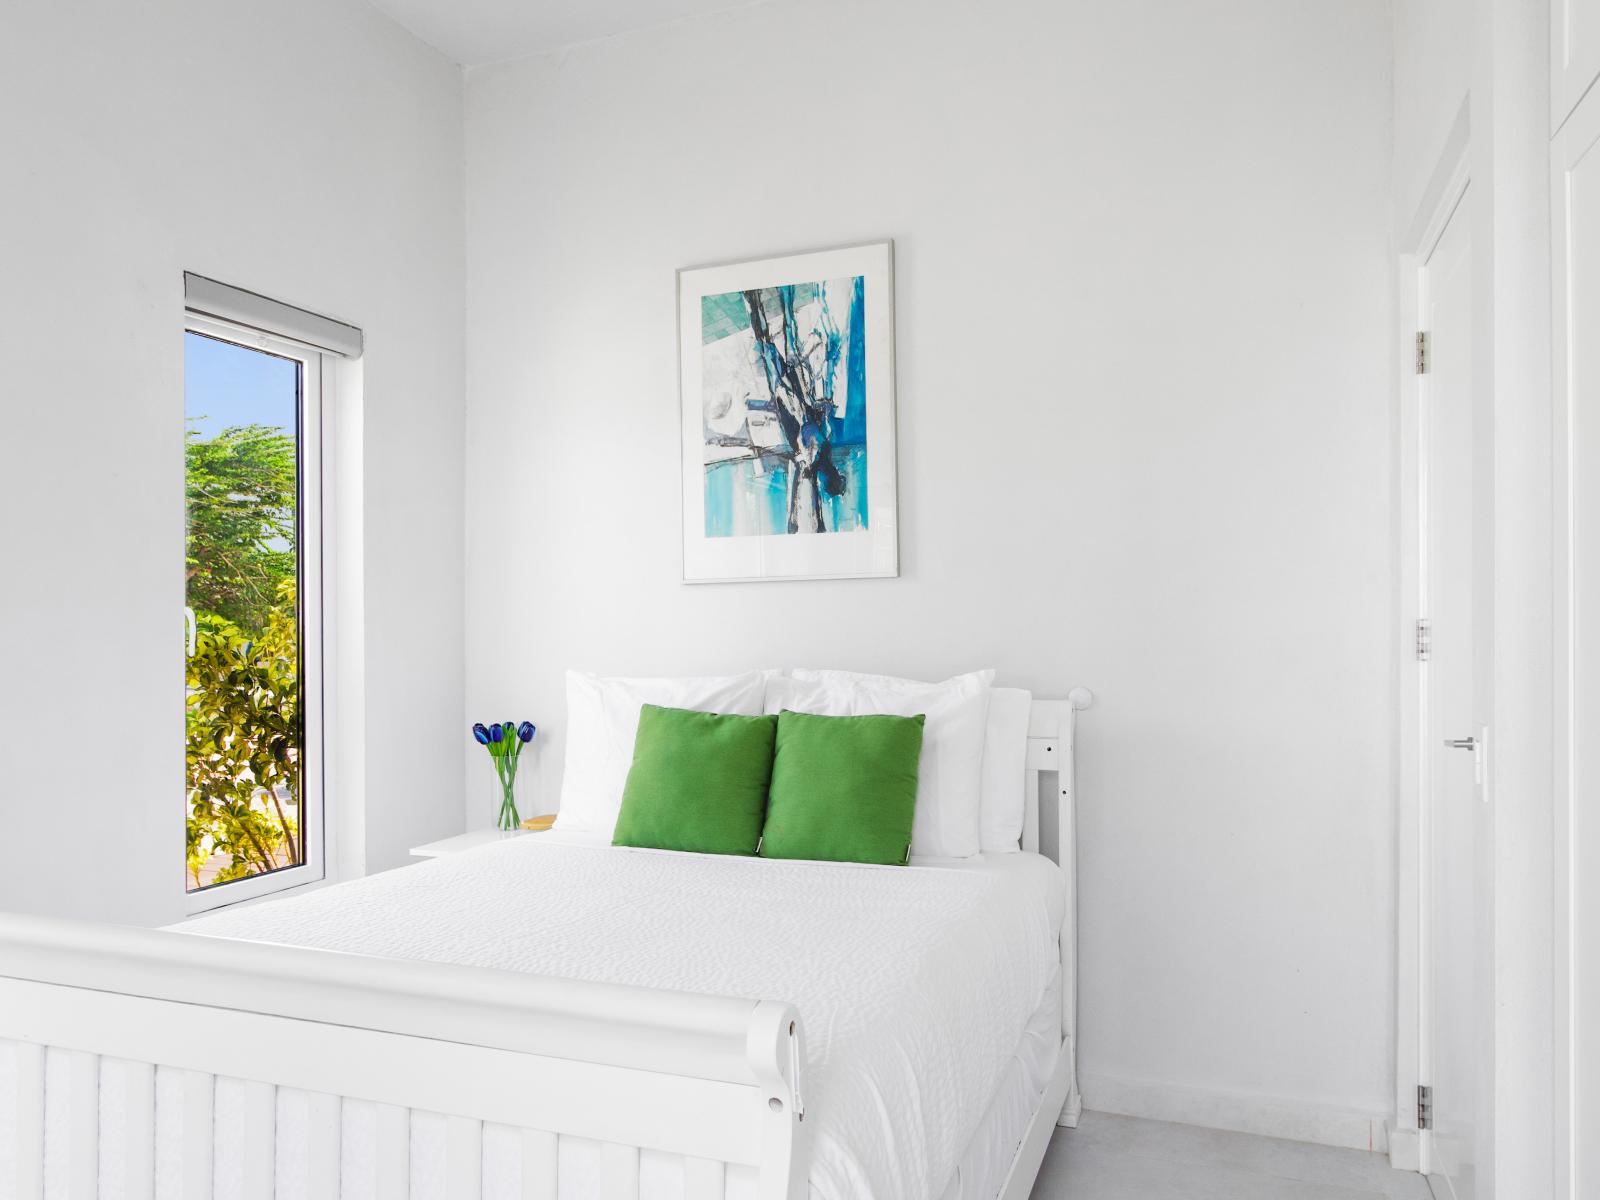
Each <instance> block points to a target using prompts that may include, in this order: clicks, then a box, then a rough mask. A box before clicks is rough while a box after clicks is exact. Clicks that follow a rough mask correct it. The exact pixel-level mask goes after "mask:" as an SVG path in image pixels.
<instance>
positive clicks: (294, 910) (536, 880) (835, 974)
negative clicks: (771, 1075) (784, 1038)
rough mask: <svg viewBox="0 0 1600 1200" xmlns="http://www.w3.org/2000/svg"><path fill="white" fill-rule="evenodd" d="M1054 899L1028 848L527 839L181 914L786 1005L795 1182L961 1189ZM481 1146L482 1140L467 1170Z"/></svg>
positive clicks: (1053, 930)
mask: <svg viewBox="0 0 1600 1200" xmlns="http://www.w3.org/2000/svg"><path fill="white" fill-rule="evenodd" d="M1064 903H1065V887H1064V880H1063V877H1062V874H1061V871H1060V869H1059V868H1057V867H1056V866H1055V864H1053V863H1051V862H1050V861H1049V860H1048V859H1045V858H1042V857H1040V856H1039V855H1035V854H997V855H983V856H979V857H978V858H974V859H969V860H965V861H963V862H961V863H959V864H945V865H913V866H911V867H877V866H866V865H858V864H842V863H809V862H781V861H772V860H765V859H753V858H742V857H733V856H719V855H694V854H679V853H674V852H670V851H655V850H638V849H630V848H621V847H610V846H597V845H592V844H583V843H581V842H578V841H573V840H566V839H561V838H558V837H555V836H552V835H548V834H541V835H539V836H537V837H524V838H516V839H512V840H509V841H505V842H500V843H496V844H493V845H489V846H485V847H483V848H481V849H478V850H473V851H470V852H466V853H462V854H455V855H450V856H447V857H443V858H438V859H432V860H429V861H427V862H424V863H420V864H417V865H415V866H408V867H403V868H400V869H398V870H394V871H390V872H386V873H384V874H381V875H375V876H371V877H368V878H366V879H362V880H356V881H352V882H350V883H346V884H342V885H338V886H334V887H330V888H325V889H321V890H318V891H314V892H310V893H307V894H304V895H300V896H296V897H286V898H283V899H279V900H275V901H271V902H268V903H263V904H257V905H251V906H248V907H244V908H241V909H237V910H231V911H226V912H222V913H218V914H213V915H210V916H206V917H202V918H199V919H196V920H193V921H190V922H187V923H186V924H184V925H183V926H181V928H182V929H183V930H184V931H185V932H188V933H195V934H205V935H209V936H218V937H236V938H246V939H251V940H258V941H268V942H278V943H283V944H288V945H298V946H310V947H318V948H322V949H328V950H339V951H345V952H350V953H358V954H373V955H382V956H388V957H396V958H411V959H424V960H429V961H435V962H451V963H462V964H468V965H472V966H480V967H492V968H499V969H503V970H514V971H526V972H530V973H536V974H542V975H553V976H561V977H567V978H573V979H584V980H595V981H602V982H611V983H623V984H634V985H641V986H648V987H657V988H670V989H677V990H683V991H696V992H706V993H711V994H717V995H726V996H741V997H749V998H752V999H759V998H772V999H780V1000H785V1001H788V1002H790V1003H792V1004H794V1005H795V1006H796V1007H797V1008H798V1009H799V1011H800V1014H801V1019H802V1020H803V1022H804V1024H805V1033H806V1040H807V1054H806V1057H807V1062H806V1071H805V1077H804V1087H805V1093H806V1110H807V1117H808V1119H814V1120H815V1121H816V1125H815V1126H814V1128H813V1139H814V1140H813V1143H812V1164H811V1189H812V1194H813V1195H814V1196H817V1197H819V1200H847V1198H853V1197H862V1196H872V1197H877V1198H879V1200H894V1198H904V1200H925V1198H927V1197H932V1196H940V1195H951V1196H963V1197H964V1196H966V1195H969V1194H972V1193H969V1192H968V1191H967V1190H966V1189H965V1188H964V1187H962V1186H961V1183H960V1179H961V1174H962V1171H963V1169H965V1171H966V1173H967V1174H968V1175H969V1176H971V1177H973V1178H972V1182H973V1184H975V1185H976V1184H977V1179H976V1176H978V1175H988V1174H992V1164H991V1166H990V1167H989V1168H985V1167H984V1166H983V1164H982V1163H967V1162H966V1161H965V1160H964V1155H969V1154H970V1152H971V1150H972V1147H973V1146H974V1145H975V1144H981V1143H983V1142H984V1140H985V1139H984V1138H981V1137H979V1136H978V1134H979V1132H980V1130H987V1129H988V1128H989V1127H990V1125H991V1124H996V1126H997V1128H998V1132H996V1133H993V1134H992V1135H991V1136H990V1138H989V1140H990V1141H998V1142H1004V1141H1005V1140H1007V1139H1008V1138H1010V1137H1012V1133H1011V1132H1008V1131H1007V1128H1006V1127H1009V1126H1015V1125H1016V1121H1015V1119H1014V1114H1012V1115H1011V1118H1010V1119H1007V1113H1008V1112H1009V1111H1010V1110H1004V1111H1001V1113H1000V1115H999V1116H998V1117H993V1116H992V1114H991V1109H992V1108H993V1106H994V1104H995V1103H996V1102H997V1101H998V1100H999V1098H1000V1097H1002V1096H1006V1095H1009V1096H1011V1097H1013V1100H1012V1107H1013V1108H1014V1107H1015V1106H1016V1104H1017V1103H1020V1101H1017V1100H1016V1099H1015V1097H1018V1096H1021V1095H1023V1093H1024V1092H1025V1091H1026V1086H1020V1085H1019V1080H1018V1071H1019V1047H1021V1046H1023V1045H1024V1044H1025V1043H1026V1042H1027V1038H1026V1036H1025V1035H1026V1034H1027V1031H1028V1030H1029V1029H1030V1028H1034V1029H1037V1028H1038V1027H1039V1026H1040V1017H1039V1014H1040V1011H1041V1008H1042V1006H1043V1005H1044V1004H1045V1003H1046V1002H1047V991H1048V990H1049V989H1050V987H1051V986H1052V981H1053V980H1055V979H1056V978H1057V973H1058V969H1059V955H1058V949H1057V933H1058V931H1059V929H1060V925H1061V917H1062V913H1063V906H1064ZM1056 1011H1057V1012H1059V1008H1057V1009H1056ZM1036 1040H1037V1039H1036ZM1051 1066H1052V1067H1053V1060H1052V1061H1051ZM1030 1069H1031V1070H1032V1071H1033V1072H1034V1073H1035V1074H1036V1073H1037V1071H1038V1067H1037V1066H1031V1067H1030ZM1023 1074H1024V1075H1026V1074H1027V1072H1026V1071H1025V1072H1023ZM1023 1083H1025V1084H1027V1081H1026V1080H1024V1081H1023ZM1019 1086H1020V1090H1019ZM1027 1086H1031V1084H1027ZM1039 1090H1042V1084H1041V1085H1040V1088H1039ZM1036 1095H1037V1092H1035V1098H1036ZM1029 1111H1031V1108H1030V1110H1029ZM1024 1124H1025V1118H1024ZM1014 1132H1015V1137H1018V1138H1020V1136H1021V1130H1020V1127H1018V1128H1016V1129H1015V1131H1014ZM1012 1150H1013V1151H1014V1144H1013V1147H1012ZM984 1153H987V1155H988V1159H989V1160H993V1159H994V1158H996V1157H997V1156H998V1155H1001V1154H1002V1153H1005V1154H1006V1156H1007V1159H1009V1153H1008V1152H1005V1151H1002V1150H994V1149H991V1150H989V1151H986V1152H984ZM488 1158H489V1153H488V1150H487V1148H486V1162H485V1168H486V1170H485V1178H486V1181H487V1179H488V1177H489V1176H490V1175H491V1174H492V1173H493V1172H492V1164H491V1163H490V1162H489V1161H488ZM572 1165H573V1167H574V1168H580V1170H579V1173H581V1165H580V1164H576V1163H574V1164H572ZM642 1165H643V1164H642ZM566 1168H567V1164H566V1163H565V1162H563V1176H564V1181H563V1182H564V1183H565V1176H566V1174H567V1170H566ZM648 1183H649V1173H648V1171H642V1173H641V1184H642V1191H644V1192H645V1193H646V1194H649V1193H652V1192H655V1191H656V1190H657V1189H655V1188H651V1187H649V1186H648ZM951 1186H955V1187H957V1188H958V1191H956V1192H953V1193H952V1192H949V1190H948V1189H949V1187H951ZM996 1186H997V1185H996ZM562 1190H563V1193H564V1194H565V1193H566V1190H567V1189H566V1187H565V1186H563V1189H562ZM663 1190H670V1189H666V1188H664V1189H663ZM735 1190H736V1189H735V1187H734V1180H732V1179H731V1178H730V1180H729V1194H730V1195H732V1194H734V1192H735ZM988 1194H989V1195H993V1192H992V1191H991V1192H989V1193H988Z"/></svg>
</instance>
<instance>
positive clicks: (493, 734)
mask: <svg viewBox="0 0 1600 1200" xmlns="http://www.w3.org/2000/svg"><path fill="white" fill-rule="evenodd" d="M505 736H506V732H505V730H504V729H502V728H500V722H498V721H496V722H495V723H494V724H493V725H491V726H489V740H490V741H491V742H493V743H495V745H499V744H500V742H501V741H502V740H503V739H504V738H505Z"/></svg>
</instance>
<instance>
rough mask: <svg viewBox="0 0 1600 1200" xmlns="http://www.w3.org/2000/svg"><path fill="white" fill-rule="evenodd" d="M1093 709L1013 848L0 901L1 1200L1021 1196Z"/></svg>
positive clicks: (1036, 1134) (1075, 1102) (1035, 768)
mask: <svg viewBox="0 0 1600 1200" xmlns="http://www.w3.org/2000/svg"><path fill="white" fill-rule="evenodd" d="M1088 701H1089V697H1088V695H1087V693H1085V692H1082V691H1081V690H1080V691H1078V692H1075V693H1074V694H1073V697H1072V698H1071V699H1070V700H1066V701H1035V702H1034V704H1033V706H1032V710H1031V713H1030V717H1029V735H1028V752H1027V753H1028V757H1027V767H1028V772H1029V774H1028V784H1029V786H1028V789H1027V794H1028V796H1029V797H1030V802H1029V803H1028V805H1027V811H1026V814H1025V820H1024V827H1023V834H1022V845H1023V852H1022V853H1012V854H984V855H981V856H980V857H978V858H977V859H972V860H966V861H962V862H959V863H951V862H926V863H923V862H914V864H913V866H912V867H911V868H910V869H907V868H900V867H877V866H865V865H859V864H841V863H814V862H784V861H773V860H764V859H743V858H734V857H731V856H708V855H688V854H680V853H675V852H672V851H661V850H632V849H626V848H620V847H611V846H609V845H601V844H595V843H594V842H593V841H592V840H588V839H585V838H583V837H582V836H581V835H568V836H563V835H561V834H540V835H535V836H529V837H524V838H520V839H515V840H512V841H507V842H503V843H499V844H496V845H491V846H488V847H485V848H483V849H480V850H476V851H472V852H470V853H466V854H460V855H454V856H449V857H447V858H442V859H436V860H432V861H429V862H426V863H422V864H419V865H416V866H410V867H404V868H400V869H398V870H395V871H391V872H387V873H384V874H382V875H378V876H373V877H370V878H368V879H365V880H359V881H354V882H351V883H347V884H343V885H339V886H336V887H330V888H327V889H324V890H321V891H316V892H312V893H309V894H306V895H303V896H299V897H295V898H292V899H290V898H285V899H282V900H278V901H274V902H271V903H267V904H262V905H255V906H249V907H245V908H242V909H237V910H232V911H225V912H223V913H220V914H218V915H215V916H211V917H208V918H204V919H201V920H198V921H194V922H190V923H189V924H188V925H187V926H186V927H185V929H184V931H183V932H182V933H174V932H165V931H147V930H131V929H123V928H118V927H111V926H96V925H89V924H83V923H75V922H63V921H54V920H48V919H41V918H25V917H17V916H3V917H0V1197H9V1196H12V1195H15V1196H17V1197H27V1198H28V1200H33V1198H34V1197H43V1196H45V1195H50V1196H58V1195H59V1196H68V1197H76V1196H85V1197H89V1196H98V1197H103V1198H105V1197H123V1196H126V1197H153V1196H168V1195H171V1196H182V1197H185V1198H189V1197H210V1196H216V1197H227V1198H229V1200H232V1198H234V1197H256V1196H262V1197H266V1196H276V1197H297V1196H305V1197H357V1196H361V1197H366V1196H370V1197H374V1198H383V1200H388V1198H390V1197H405V1196H415V1197H429V1196H441V1197H452V1198H454V1197H462V1198H473V1197H561V1198H563V1200H566V1198H572V1197H587V1196H605V1197H611V1196H617V1197H639V1198H641V1200H662V1198H667V1197H671V1198H673V1200H676V1198H678V1197H684V1198H685V1200H699V1198H706V1200H710V1198H713V1197H729V1198H736V1197H760V1198H762V1200H777V1198H778V1197H783V1198H785V1200H798V1198H799V1197H804V1196H814V1197H817V1198H819V1200H839V1198H846V1197H861V1196H872V1197H880V1198H882V1200H899V1198H905V1200H911V1198H920V1197H928V1198H934V1197H937V1198H940V1200H968V1198H980V1197H981V1198H983V1200H987V1198H989V1197H995V1196H1000V1197H1004V1198H1005V1200H1018V1198H1020V1197H1024V1196H1026V1195H1027V1194H1028V1193H1029V1191H1030V1189H1031V1186H1032V1183H1033V1180H1034V1177H1035V1175H1036V1174H1037V1171H1038V1167H1039V1163H1040V1160H1041V1158H1042V1156H1043V1153H1044V1148H1045V1145H1046V1144H1047V1142H1048V1139H1049V1135H1050V1132H1051V1130H1052V1129H1053V1128H1054V1126H1055V1125H1056V1124H1057V1123H1058V1121H1059V1122H1060V1123H1062V1124H1073V1123H1075V1121H1076V1118H1077V1113H1078V1111H1079V1107H1080V1104H1079V1099H1078V1094H1077V1088H1076V1082H1075V1045H1074V1042H1075V1032H1076V1029H1075V1025H1076V1011H1075V1010H1076V1004H1075V997H1076V954H1075V945H1074V932H1075V925H1076V922H1075V914H1074V890H1073V841H1074V831H1075V822H1074V818H1073V771H1072V763H1073V725H1074V714H1075V711H1076V710H1077V709H1078V708H1081V707H1084V706H1086V705H1087V703H1088ZM1047 781H1053V784H1054V786H1050V787H1048V788H1047V790H1048V792H1049V794H1050V795H1051V797H1052V801H1051V803H1048V804H1044V805H1043V806H1041V805H1040V804H1039V802H1038V799H1039V796H1040V784H1041V782H1047ZM1041 851H1043V853H1041ZM1057 864H1059V865H1057ZM800 948H804V949H800Z"/></svg>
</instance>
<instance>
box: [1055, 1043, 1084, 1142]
mask: <svg viewBox="0 0 1600 1200" xmlns="http://www.w3.org/2000/svg"><path fill="white" fill-rule="evenodd" d="M1061 1053H1063V1054H1065V1055H1066V1056H1067V1059H1068V1062H1069V1065H1068V1067H1067V1070H1068V1071H1069V1072H1071V1079H1070V1081H1069V1082H1068V1084H1067V1099H1066V1102H1065V1103H1064V1104H1062V1106H1061V1115H1060V1116H1059V1117H1057V1118H1056V1124H1057V1125H1059V1126H1060V1127H1061V1128H1063V1129H1076V1128H1077V1127H1078V1118H1079V1117H1081V1116H1083V1094H1082V1093H1081V1092H1079V1091H1078V1039H1077V1038H1076V1037H1074V1036H1072V1035H1071V1034H1070V1033H1069V1034H1068V1035H1067V1037H1066V1039H1065V1041H1064V1042H1063V1044H1062V1046H1061Z"/></svg>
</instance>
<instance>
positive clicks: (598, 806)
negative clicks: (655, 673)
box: [555, 671, 769, 841]
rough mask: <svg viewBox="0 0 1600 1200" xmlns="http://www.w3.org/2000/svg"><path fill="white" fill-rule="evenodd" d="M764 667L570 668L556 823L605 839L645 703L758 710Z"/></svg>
mask: <svg viewBox="0 0 1600 1200" xmlns="http://www.w3.org/2000/svg"><path fill="white" fill-rule="evenodd" d="M768 674H769V672H766V671H747V672H745V673H744V674H743V675H687V676H684V675H679V676H668V677H666V678H662V679H602V678H601V677H600V676H598V675H587V674H585V673H583V672H582V671H568V672H567V761H566V770H565V772H564V773H563V775H562V777H561V807H560V809H559V811H557V813H556V821H555V828H557V829H563V830H569V831H575V832H579V831H581V832H586V833H600V834H604V835H605V838H606V840H607V841H610V840H611V835H612V834H613V833H615V832H616V828H617V813H618V812H620V811H621V809H622V789H623V786H624V785H625V784H626V783H627V782H628V768H629V767H631V766H632V765H633V742H634V739H635V738H636V737H637V736H638V734H639V709H640V708H642V707H643V706H644V705H646V704H658V705H661V706H662V707H663V708H688V709H693V710H695V711H696V712H718V713H739V714H741V715H743V716H747V717H755V716H760V715H761V701H762V696H763V694H764V691H765V684H766V679H767V675H768Z"/></svg>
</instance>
